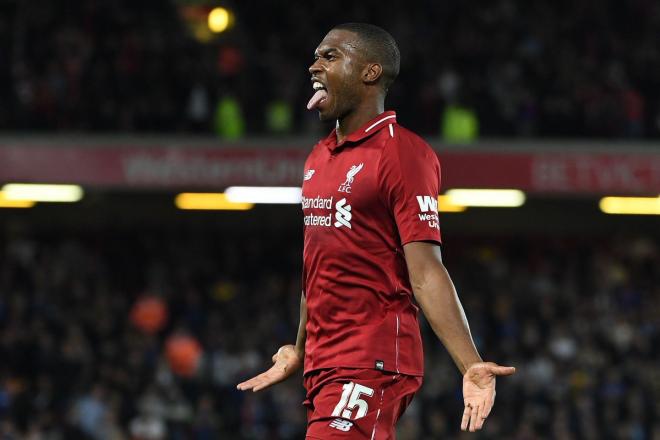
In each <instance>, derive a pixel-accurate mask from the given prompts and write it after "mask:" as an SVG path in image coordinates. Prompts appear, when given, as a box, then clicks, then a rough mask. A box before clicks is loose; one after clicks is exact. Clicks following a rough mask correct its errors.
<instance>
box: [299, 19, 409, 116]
mask: <svg viewBox="0 0 660 440" xmlns="http://www.w3.org/2000/svg"><path fill="white" fill-rule="evenodd" d="M314 57H315V59H316V61H315V62H314V64H312V66H311V67H310V68H309V72H310V73H311V74H312V84H313V86H314V88H315V89H318V88H322V90H321V91H320V92H319V91H317V92H316V93H315V95H314V97H313V98H312V99H311V100H310V103H309V106H310V108H317V109H318V111H319V115H320V117H321V119H322V120H331V119H337V118H341V117H342V116H344V115H346V114H348V113H350V112H351V111H353V110H355V109H357V108H358V107H359V106H360V105H361V104H362V103H363V102H364V101H365V100H372V99H373V100H381V101H382V100H384V98H385V95H386V94H387V90H388V88H389V87H390V85H391V84H392V82H393V81H394V79H395V78H396V77H397V75H398V74H399V64H400V55H399V48H398V47H397V44H396V42H395V41H394V38H392V36H391V35H390V34H389V33H387V32H386V31H385V30H383V29H381V28H379V27H378V26H374V25H372V24H366V23H345V24H341V25H339V26H336V27H335V28H334V29H332V30H331V31H330V32H329V33H328V34H327V35H326V36H325V38H324V39H323V41H321V43H320V44H319V46H318V47H317V48H316V51H315V52H314ZM324 90H325V92H324ZM326 92H327V93H326Z"/></svg>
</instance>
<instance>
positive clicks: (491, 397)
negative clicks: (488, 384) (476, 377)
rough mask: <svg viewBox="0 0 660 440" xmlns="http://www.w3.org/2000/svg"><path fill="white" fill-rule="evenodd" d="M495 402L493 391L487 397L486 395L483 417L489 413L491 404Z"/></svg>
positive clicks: (491, 407)
mask: <svg viewBox="0 0 660 440" xmlns="http://www.w3.org/2000/svg"><path fill="white" fill-rule="evenodd" d="M494 404H495V392H494V391H493V393H492V394H491V395H489V396H488V397H486V406H485V407H484V418H486V417H488V416H489V415H490V411H491V410H492V409H493V405H494Z"/></svg>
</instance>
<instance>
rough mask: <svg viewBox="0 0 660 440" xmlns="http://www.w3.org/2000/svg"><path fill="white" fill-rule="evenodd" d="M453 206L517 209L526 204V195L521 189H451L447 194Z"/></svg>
mask: <svg viewBox="0 0 660 440" xmlns="http://www.w3.org/2000/svg"><path fill="white" fill-rule="evenodd" d="M445 195H446V196H447V199H448V200H449V202H450V203H451V204H453V205H462V206H474V207H490V208H517V207H519V206H522V205H523V204H524V203H525V193H524V192H522V191H520V190H519V189H450V190H449V191H447V192H446V194H445Z"/></svg>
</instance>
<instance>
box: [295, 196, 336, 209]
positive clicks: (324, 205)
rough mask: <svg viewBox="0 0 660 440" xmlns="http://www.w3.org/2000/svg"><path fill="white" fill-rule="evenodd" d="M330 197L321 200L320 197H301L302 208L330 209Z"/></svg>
mask: <svg viewBox="0 0 660 440" xmlns="http://www.w3.org/2000/svg"><path fill="white" fill-rule="evenodd" d="M332 199H333V198H332V197H327V198H323V197H321V196H316V197H303V198H302V208H303V209H310V208H314V209H332Z"/></svg>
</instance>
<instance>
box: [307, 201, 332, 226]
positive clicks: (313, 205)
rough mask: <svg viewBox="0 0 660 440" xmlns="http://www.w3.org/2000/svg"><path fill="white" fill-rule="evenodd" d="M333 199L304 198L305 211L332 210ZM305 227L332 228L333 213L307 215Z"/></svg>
mask: <svg viewBox="0 0 660 440" xmlns="http://www.w3.org/2000/svg"><path fill="white" fill-rule="evenodd" d="M332 199H333V197H321V196H316V197H303V198H302V207H303V209H329V210H330V209H332V208H333V205H332ZM303 219H304V223H305V226H332V213H330V214H327V215H314V214H307V215H306V216H304V217H303Z"/></svg>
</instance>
